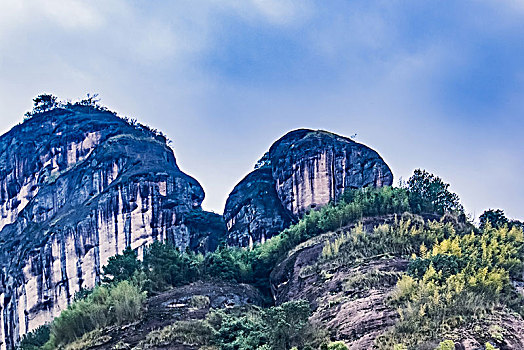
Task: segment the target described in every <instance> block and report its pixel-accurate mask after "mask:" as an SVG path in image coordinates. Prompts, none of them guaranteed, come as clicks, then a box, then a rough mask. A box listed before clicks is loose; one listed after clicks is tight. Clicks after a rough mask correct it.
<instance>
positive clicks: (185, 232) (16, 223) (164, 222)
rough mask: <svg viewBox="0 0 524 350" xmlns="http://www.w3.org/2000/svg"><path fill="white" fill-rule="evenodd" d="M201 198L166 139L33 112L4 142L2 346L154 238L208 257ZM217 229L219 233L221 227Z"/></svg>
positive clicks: (98, 115) (0, 172) (91, 119)
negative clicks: (112, 261) (114, 260)
mask: <svg viewBox="0 0 524 350" xmlns="http://www.w3.org/2000/svg"><path fill="white" fill-rule="evenodd" d="M203 199H204V191H203V189H202V187H201V186H200V184H199V183H198V182H197V181H196V180H195V179H193V178H191V177H190V176H188V175H186V174H184V173H183V172H182V171H180V169H179V168H178V166H177V164H176V161H175V157H174V155H173V152H172V150H171V149H170V148H169V147H168V146H167V145H166V140H165V138H164V137H162V136H160V135H156V134H155V133H154V132H151V131H150V130H148V129H147V128H144V127H141V126H137V125H131V124H129V123H127V122H126V121H125V120H123V119H121V118H118V117H116V116H115V115H114V114H112V113H110V112H105V111H99V110H96V109H93V108H90V107H74V108H71V109H69V110H65V109H57V110H53V111H50V112H46V113H42V114H38V115H36V116H35V117H33V118H31V119H29V120H27V121H25V122H24V123H22V124H20V125H18V126H16V127H14V128H13V129H12V130H11V131H9V132H8V133H7V134H5V135H3V136H1V137H0V214H1V215H2V219H1V222H0V230H1V231H0V246H1V248H2V249H1V251H0V267H1V271H0V304H1V305H2V313H1V316H0V326H1V328H0V341H2V342H3V343H2V345H1V348H2V349H12V348H13V347H14V344H15V343H16V342H17V341H18V339H19V338H20V336H21V335H23V334H25V333H26V332H28V331H31V330H33V329H35V328H36V327H38V326H40V325H43V324H45V323H47V322H49V321H51V320H52V318H53V317H56V316H57V315H58V314H59V313H60V311H61V310H63V309H64V308H65V307H66V306H67V305H68V304H69V303H70V302H71V301H72V298H73V297H74V295H75V293H76V292H78V291H79V290H80V289H82V288H92V287H93V286H94V285H95V283H97V282H99V281H100V273H101V267H102V266H104V265H105V264H106V263H107V261H108V259H109V257H110V256H113V255H115V254H118V253H120V252H122V251H123V249H125V247H127V246H130V247H131V248H133V249H136V250H137V251H138V253H139V256H141V255H142V254H143V248H144V247H145V246H146V245H147V244H149V243H151V242H153V241H154V240H167V241H170V242H172V243H173V244H175V245H176V246H178V247H180V248H182V249H185V248H186V247H190V248H194V249H199V250H204V249H214V247H216V245H217V244H218V241H219V239H220V237H217V236H221V235H222V234H223V233H224V232H225V226H224V225H223V221H222V219H221V218H220V217H219V218H218V219H217V218H215V219H216V220H215V221H217V220H218V224H216V225H214V226H213V228H212V229H206V230H202V231H201V230H199V229H198V227H197V226H198V225H195V216H196V217H198V216H202V215H204V216H209V215H215V214H212V213H206V212H203V211H202V209H201V206H200V205H201V203H202V200H203ZM220 222H222V226H221V224H220Z"/></svg>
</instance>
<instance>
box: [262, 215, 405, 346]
mask: <svg viewBox="0 0 524 350" xmlns="http://www.w3.org/2000/svg"><path fill="white" fill-rule="evenodd" d="M392 220H394V218H393V217H385V218H377V219H374V218H369V219H364V220H363V221H362V224H363V227H364V229H365V230H366V231H371V230H372V228H373V227H374V226H376V225H380V224H383V223H390V222H392ZM352 228H354V226H353V225H352V226H349V227H346V228H344V229H342V230H339V231H337V232H332V233H327V234H323V235H321V236H317V237H315V238H312V239H310V240H308V241H306V242H304V243H302V244H300V245H298V246H297V247H295V248H294V249H293V250H292V251H291V252H290V253H289V254H288V256H287V258H286V259H284V260H283V261H282V262H281V263H280V264H278V265H277V266H276V267H275V269H274V270H273V271H272V273H271V288H272V292H273V296H274V299H275V302H276V304H281V303H284V302H287V301H290V300H299V299H305V300H308V301H309V302H310V305H311V306H312V309H313V314H312V316H311V322H312V323H313V324H316V325H318V326H321V327H324V328H325V329H327V330H329V333H330V337H331V339H336V340H338V341H343V342H344V343H345V344H346V345H347V346H348V347H349V348H350V349H372V348H373V345H374V341H375V339H376V338H377V337H378V336H379V335H381V334H382V333H384V332H385V331H386V330H387V329H388V328H389V327H391V326H392V325H394V324H395V322H396V321H397V320H398V313H397V312H396V310H395V309H393V308H391V307H390V306H388V305H387V302H386V301H387V298H388V296H389V295H390V294H391V293H392V292H393V290H394V289H395V284H396V282H397V280H398V278H399V277H400V275H401V274H402V273H403V272H404V271H405V270H406V267H407V261H406V260H404V259H399V258H389V259H384V258H382V259H380V258H377V259H376V260H369V261H362V262H359V263H358V264H354V265H346V264H334V263H332V262H330V261H323V259H322V249H323V247H324V244H325V242H326V241H332V240H334V239H336V238H337V237H339V235H340V234H342V232H347V231H349V230H351V229H352Z"/></svg>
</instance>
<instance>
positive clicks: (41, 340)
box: [19, 326, 50, 350]
mask: <svg viewBox="0 0 524 350" xmlns="http://www.w3.org/2000/svg"><path fill="white" fill-rule="evenodd" d="M49 336H50V332H49V327H48V326H40V327H38V328H37V329H35V330H34V331H32V332H30V333H27V334H26V335H24V337H23V338H22V341H21V342H20V345H19V348H20V350H39V349H40V348H41V347H42V346H44V344H45V343H46V342H47V341H48V340H49Z"/></svg>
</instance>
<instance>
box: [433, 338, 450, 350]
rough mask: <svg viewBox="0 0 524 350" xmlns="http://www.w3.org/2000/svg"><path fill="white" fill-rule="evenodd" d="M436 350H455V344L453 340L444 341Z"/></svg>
mask: <svg viewBox="0 0 524 350" xmlns="http://www.w3.org/2000/svg"><path fill="white" fill-rule="evenodd" d="M435 350H455V342H453V340H444V341H443V342H440V344H439V345H438V346H437V347H436V348H435Z"/></svg>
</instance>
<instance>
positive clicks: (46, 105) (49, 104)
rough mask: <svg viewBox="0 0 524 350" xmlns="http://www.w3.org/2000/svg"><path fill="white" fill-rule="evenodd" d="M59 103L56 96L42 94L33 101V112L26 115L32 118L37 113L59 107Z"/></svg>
mask: <svg viewBox="0 0 524 350" xmlns="http://www.w3.org/2000/svg"><path fill="white" fill-rule="evenodd" d="M58 105H59V102H58V98H57V97H56V96H53V95H51V94H41V95H38V96H37V97H35V98H34V99H33V110H32V111H31V112H27V113H26V114H25V116H26V117H28V118H30V117H32V116H33V115H35V114H37V113H42V112H47V111H50V110H52V109H54V108H56V107H58Z"/></svg>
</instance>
